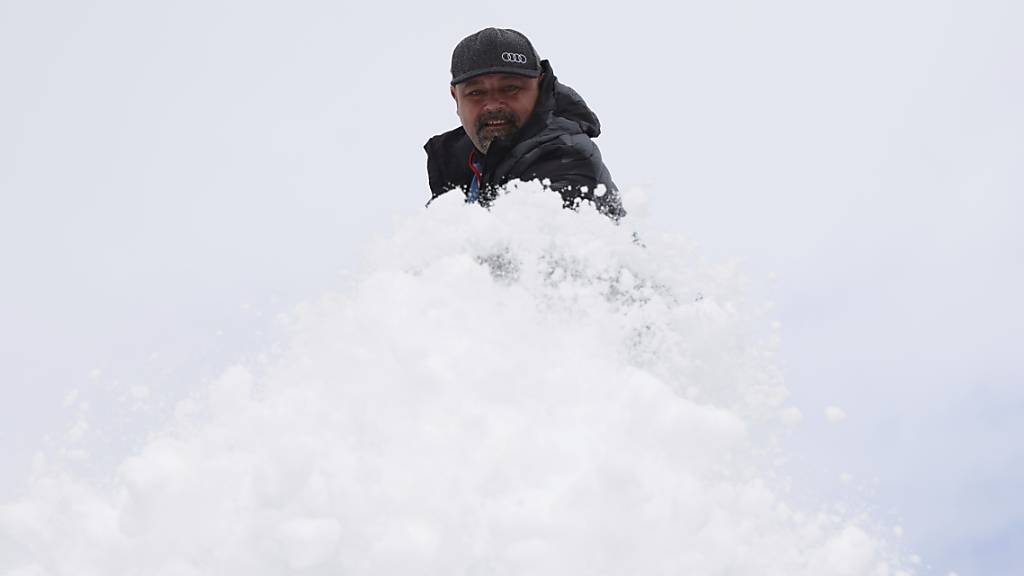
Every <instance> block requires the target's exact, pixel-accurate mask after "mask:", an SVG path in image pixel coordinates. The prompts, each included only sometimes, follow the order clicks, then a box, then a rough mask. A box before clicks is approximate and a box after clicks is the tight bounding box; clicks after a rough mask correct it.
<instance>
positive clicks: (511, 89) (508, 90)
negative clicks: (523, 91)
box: [505, 86, 519, 94]
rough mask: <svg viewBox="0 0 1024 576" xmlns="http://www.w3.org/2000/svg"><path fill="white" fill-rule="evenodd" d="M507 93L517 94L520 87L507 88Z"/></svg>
mask: <svg viewBox="0 0 1024 576" xmlns="http://www.w3.org/2000/svg"><path fill="white" fill-rule="evenodd" d="M505 92H508V93H509V94H515V93H516V92H519V86H505Z"/></svg>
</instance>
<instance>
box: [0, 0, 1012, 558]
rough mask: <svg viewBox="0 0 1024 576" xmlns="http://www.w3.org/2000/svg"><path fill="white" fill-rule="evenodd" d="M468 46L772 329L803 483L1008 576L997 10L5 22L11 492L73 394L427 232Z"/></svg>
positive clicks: (228, 349) (347, 14) (0, 150)
mask: <svg viewBox="0 0 1024 576" xmlns="http://www.w3.org/2000/svg"><path fill="white" fill-rule="evenodd" d="M489 25H496V26H504V27H513V28H517V29H519V30H521V31H523V32H524V33H526V34H527V35H528V36H529V37H530V38H531V39H532V40H533V42H534V44H535V46H536V48H537V50H538V51H539V52H540V53H541V55H542V57H545V58H549V59H550V60H551V62H552V64H553V67H554V70H555V73H556V74H557V75H558V77H559V78H560V79H561V80H562V81H563V82H565V83H566V84H568V85H570V86H572V87H574V88H575V89H577V90H578V91H579V92H580V93H581V94H582V95H583V96H584V98H586V100H587V101H588V103H589V104H590V105H591V107H592V108H593V109H594V110H595V111H596V112H597V114H598V115H599V116H600V118H601V120H602V124H603V127H604V134H603V135H602V136H601V138H600V139H599V140H598V142H599V144H600V145H601V148H602V151H603V153H604V156H605V159H606V161H607V164H608V165H609V168H610V169H611V170H612V174H613V176H614V177H615V179H616V181H617V183H618V184H619V186H620V187H622V188H624V189H637V188H639V189H642V190H643V191H644V192H645V193H646V196H647V198H648V201H647V205H646V209H645V210H640V209H639V207H638V209H637V210H636V211H635V215H636V216H637V217H639V216H640V215H641V214H640V213H641V212H646V214H647V216H646V217H647V218H648V219H649V220H651V221H652V223H653V224H654V225H656V226H657V227H660V228H662V229H667V230H674V231H680V232H683V233H685V234H687V235H689V236H690V237H692V238H693V239H694V240H696V241H697V242H699V243H700V245H701V246H702V249H703V250H704V251H705V253H706V254H708V255H709V256H710V257H713V258H721V259H726V258H735V259H738V260H739V261H740V262H741V265H742V266H743V267H745V269H746V270H747V271H748V272H749V275H750V276H751V279H752V282H753V286H754V289H755V291H756V293H757V294H759V295H760V296H761V297H764V298H767V299H771V300H773V301H774V302H775V303H776V304H777V307H776V309H775V311H774V314H775V315H776V317H777V318H778V319H779V321H780V322H781V323H782V326H783V335H784V342H783V358H784V362H785V366H784V367H785V372H786V377H787V381H788V383H789V386H790V387H791V389H792V390H793V395H794V396H793V400H794V403H795V404H796V405H797V406H799V407H800V408H801V410H802V411H803V413H804V423H803V425H802V427H801V429H800V431H799V433H797V434H794V437H793V439H792V442H793V444H792V448H793V451H794V452H795V453H796V454H798V455H800V462H798V463H797V465H796V466H795V467H794V472H793V473H794V474H796V475H798V477H800V478H804V480H805V481H806V482H808V484H807V485H808V486H813V491H820V492H821V493H823V494H830V493H842V491H843V490H852V491H853V493H854V495H855V496H856V497H857V498H861V499H863V500H864V501H867V502H869V503H870V504H872V505H874V506H876V507H877V511H878V514H879V515H880V516H883V517H885V518H897V519H899V520H900V522H901V523H902V524H903V526H905V528H906V536H905V540H906V541H907V543H908V546H909V547H910V548H912V549H913V550H915V551H917V552H918V553H919V554H921V556H922V557H923V558H924V559H925V562H926V563H928V564H930V565H931V566H933V567H934V571H935V573H942V574H944V573H945V572H947V571H949V570H955V571H957V572H958V573H959V574H961V575H965V574H986V575H992V574H1013V573H1021V572H1022V571H1024V564H1022V563H1021V562H1022V561H1021V560H1020V557H1019V553H1017V552H1016V551H1019V550H1020V548H1021V546H1022V545H1024V504H1022V500H1021V499H1020V498H1019V495H1018V494H1017V490H1019V487H1020V486H1021V485H1024V460H1022V458H1021V456H1022V454H1021V444H1020V442H1019V441H1018V440H1016V439H1017V438H1020V437H1022V436H1024V426H1022V425H1021V423H1020V422H1021V420H1020V418H1019V417H1018V414H1019V413H1020V410H1021V409H1024V387H1022V386H1021V385H1022V384H1024V374H1022V369H1021V365H1020V360H1019V356H1020V354H1019V350H1020V347H1021V337H1020V327H1021V326H1022V325H1024V306H1022V305H1021V303H1020V296H1019V295H1020V294H1022V293H1024V273H1022V270H1024V267H1022V259H1021V247H1022V246H1024V241H1022V240H1024V235H1022V234H1021V232H1020V229H1019V226H1018V225H1017V220H1018V219H1019V217H1020V215H1021V214H1022V213H1024V210H1022V208H1024V206H1022V201H1021V198H1020V195H1021V192H1022V191H1024V176H1022V169H1021V159H1022V158H1024V113H1022V111H1021V106H1020V102H1024V75H1022V74H1021V73H1020V67H1021V60H1022V57H1024V40H1022V36H1021V34H1020V30H1021V29H1022V26H1024V8H1022V5H1021V4H1020V3H1015V2H1010V1H1006V2H998V1H987V2H967V1H953V2H930V1H929V2H926V1H900V2H881V1H867V2H830V3H820V2H810V1H794V0H785V1H782V2H775V3H759V2H735V1H731V2H718V3H714V4H713V5H711V4H708V3H694V4H693V5H690V4H687V3H684V4H680V5H676V6H672V7H668V6H665V5H662V4H661V3H647V2H636V1H633V2H622V3H619V4H616V5H610V6H605V7H598V6H596V5H593V4H592V3H582V2H580V3H571V4H570V3H566V4H559V5H555V4H553V3H550V2H519V3H515V4H509V3H507V2H500V3H499V2H490V3H486V2H484V3H480V2H478V3H473V4H469V3H456V2H431V3H426V4H422V5H420V4H416V5H413V4H410V5H402V4H391V3H366V4H362V3H360V4H345V3H338V2H296V3H284V2H280V3H270V2H227V1H212V2H179V3H173V4H172V3H140V2H113V1H102V2H90V1H83V2H47V1H40V2H31V3H30V2H20V1H15V0H0V270H2V274H3V278H2V283H0V350H2V353H0V385H2V398H3V402H0V422H2V423H0V450H2V451H3V453H4V454H5V457H4V462H3V473H2V477H3V480H2V481H0V496H2V498H0V499H6V498H7V497H8V496H9V495H11V494H14V493H16V492H17V490H19V489H20V488H21V486H22V485H23V483H24V482H25V481H26V479H27V475H28V469H29V460H30V457H31V454H32V453H33V452H34V451H35V450H36V449H38V448H39V447H40V446H42V445H43V444H44V442H43V440H42V438H43V437H44V436H45V435H51V436H53V437H55V438H56V437H59V436H60V435H61V434H62V433H63V430H64V428H66V426H67V425H68V423H69V422H70V421H71V415H69V414H68V413H66V411H65V410H64V409H63V408H62V403H63V398H64V395H65V394H66V393H67V392H68V391H69V390H71V389H75V388H78V389H81V390H84V391H85V392H84V393H88V391H89V390H90V386H94V387H96V388H97V394H99V388H100V384H99V383H107V384H106V385H107V386H113V384H111V383H113V382H117V383H119V385H122V386H131V385H132V384H133V383H136V382H139V383H146V384H147V385H149V386H151V387H153V388H154V392H153V393H154V394H157V395H166V397H168V398H174V397H175V396H176V395H177V394H180V393H181V391H180V387H181V386H182V385H183V383H187V382H196V381H198V380H199V379H200V378H202V377H203V376H208V375H211V374H214V373H216V372H218V371H219V370H220V369H221V368H223V366H224V365H226V364H227V363H228V362H230V360H231V359H233V358H234V357H237V356H238V355H245V354H253V353H257V352H258V351H259V347H260V345H261V342H262V335H261V334H259V333H258V332H260V331H264V332H265V331H266V330H268V329H269V328H270V326H271V324H270V320H269V318H270V317H271V316H272V315H273V314H274V313H275V312H278V311H281V310H286V309H288V308H289V307H291V306H292V305H294V304H295V303H296V302H298V301H300V300H303V299H308V298H311V297H314V296H316V295H317V294H319V293H320V292H322V291H326V290H331V289H334V288H337V287H338V286H340V285H341V284H342V283H343V278H344V270H345V269H348V268H353V267H357V266H358V260H359V257H360V254H361V253H362V249H363V248H364V247H365V245H366V243H367V242H368V240H369V239H370V238H372V237H373V236H374V235H380V234H383V233H386V232H387V230H388V227H389V225H390V223H391V221H392V219H393V218H394V216H395V215H396V214H401V213H408V212H409V211H411V210H418V209H420V207H421V205H422V204H423V202H425V201H426V199H427V197H428V192H427V188H426V177H425V174H424V164H425V157H424V155H423V151H422V149H421V146H422V144H423V142H424V141H425V140H426V139H427V138H428V137H429V136H431V135H433V134H435V133H438V132H441V131H444V130H447V129H449V128H452V127H454V126H455V123H456V121H457V119H456V117H455V114H454V106H453V104H452V102H451V100H450V97H449V95H448V93H447V92H448V89H447V82H448V78H449V75H448V63H449V58H450V53H451V49H452V47H453V46H454V45H455V43H457V42H458V40H460V39H461V38H462V37H464V36H465V35H467V34H469V33H471V32H473V31H475V30H477V29H479V28H482V27H484V26H489ZM628 208H630V206H629V205H627V209H628ZM94 370H99V371H100V372H99V373H94V372H93V371H94ZM91 373H94V376H93V377H92V378H91V379H90V374H91ZM161 387H164V388H166V389H163V388H161ZM175 387H178V388H175ZM97 397H99V396H97ZM828 405H836V406H839V407H841V408H843V410H844V411H845V412H846V414H847V419H846V420H845V421H843V422H841V423H838V424H831V425H830V424H828V423H827V421H826V418H825V416H824V409H825V407H826V406H828ZM93 410H96V411H102V410H104V407H103V406H102V405H98V406H94V407H93ZM140 426H141V427H144V424H140ZM842 473H848V474H850V475H851V476H852V477H853V481H852V485H853V486H855V487H857V488H863V489H864V490H866V493H863V494H861V493H857V492H856V490H855V489H852V488H843V486H844V485H843V484H842V483H841V482H840V481H839V476H840V474H842Z"/></svg>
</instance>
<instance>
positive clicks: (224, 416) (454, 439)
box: [0, 184, 904, 576]
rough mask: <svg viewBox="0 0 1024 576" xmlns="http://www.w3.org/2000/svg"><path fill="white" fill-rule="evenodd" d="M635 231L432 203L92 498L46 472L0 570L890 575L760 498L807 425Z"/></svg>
mask: <svg viewBox="0 0 1024 576" xmlns="http://www.w3.org/2000/svg"><path fill="white" fill-rule="evenodd" d="M630 226H631V224H629V223H628V222H627V223H626V224H624V225H621V226H614V225H612V224H610V223H609V222H608V220H607V219H606V218H604V217H602V216H600V215H598V214H597V213H596V212H594V211H593V210H591V209H590V208H589V207H584V208H583V209H581V210H580V212H579V213H573V212H570V211H566V210H562V209H561V208H560V199H559V198H558V197H557V195H554V194H551V193H550V192H544V191H541V190H538V189H537V187H536V186H533V185H525V184H524V185H520V186H519V190H517V191H516V192H515V193H513V194H510V195H508V196H506V197H503V198H501V199H500V201H499V202H498V203H497V204H496V206H495V208H494V209H493V210H491V211H485V210H481V209H480V208H478V207H475V206H466V205H464V204H463V203H462V202H461V199H460V198H458V196H457V195H455V194H449V195H446V196H444V197H441V198H440V199H438V200H437V201H436V202H434V203H433V204H432V206H431V208H430V209H429V210H427V211H425V212H424V213H422V214H420V215H417V216H416V217H413V218H410V219H408V220H407V221H405V222H403V223H401V224H400V225H399V226H398V227H397V229H396V231H395V232H394V233H393V234H392V235H391V237H390V238H388V239H386V240H385V241H383V242H381V243H380V245H379V246H378V247H377V249H376V250H375V251H374V252H373V254H372V255H370V257H369V258H368V261H369V262H371V264H369V265H367V266H366V269H365V271H364V272H363V273H362V274H361V275H360V276H359V277H358V279H357V280H356V281H355V282H354V284H353V286H352V287H351V289H349V290H347V291H346V292H344V293H340V294H335V295H332V296H329V297H325V298H323V299H322V300H321V301H318V302H315V303H311V304H307V305H305V306H302V307H300V308H299V309H298V310H296V311H295V312H294V314H292V315H291V317H289V318H288V319H286V320H285V322H284V324H285V327H284V328H283V329H282V332H283V334H282V336H281V343H280V345H279V351H277V352H275V353H272V354H271V356H272V359H271V360H270V361H269V362H267V363H266V364H260V365H242V364H240V365H237V366H233V367H230V368H228V369H227V370H225V371H224V373H223V375H222V376H221V377H220V378H219V379H217V380H216V381H215V382H213V383H212V384H211V385H210V386H209V387H208V389H207V390H205V392H204V393H203V394H199V395H197V396H195V397H192V398H189V399H186V400H184V401H183V402H181V404H180V405H179V406H178V407H177V408H176V410H175V416H174V418H173V421H172V423H171V424H170V425H168V426H166V427H164V428H162V429H160V430H157V431H155V433H154V434H153V435H152V437H151V438H149V439H148V440H147V441H146V442H145V444H144V447H143V448H142V449H141V450H139V451H138V452H137V453H136V454H134V455H133V456H131V457H130V458H127V459H126V460H124V461H123V462H122V463H121V464H120V465H119V466H118V468H117V470H116V471H114V472H112V474H111V476H112V477H111V479H110V481H109V482H106V483H102V484H94V483H89V482H86V481H84V480H82V479H81V478H79V477H76V476H75V475H74V474H72V473H69V472H68V471H66V469H63V468H62V467H61V466H60V465H59V464H56V463H54V462H53V460H52V459H51V460H50V461H44V460H42V459H40V462H39V464H38V466H37V467H36V470H35V471H34V472H33V476H32V484H31V493H30V494H29V495H28V496H27V497H25V498H24V499H22V500H19V501H15V502H10V503H8V504H6V505H4V506H3V507H2V508H0V573H3V574H9V575H75V576H87V575H103V576H110V575H120V574H155V575H158V576H186V575H187V576H193V575H227V574H239V575H245V576H259V575H271V574H274V575H277V574H324V575H326V574H364V575H377V574H380V575H397V574H403V575H409V574H424V575H428V574H430V575H433V574H437V575H442V574H443V575H446V576H451V575H456V574H480V575H488V576H500V575H512V574H524V575H525V574H530V575H535V576H536V575H545V574H551V575H555V574H557V575H560V576H564V575H567V574H574V575H588V574H589V575H648V574H652V575H653V574H660V575H668V574H680V575H683V574H708V575H710V574H730V575H758V576H765V575H779V576H783V575H785V576H797V575H809V576H810V575H813V576H828V575H880V576H881V575H895V574H902V573H904V572H901V571H900V570H901V568H900V566H899V563H898V561H897V560H896V551H894V550H892V549H890V548H889V547H888V545H887V543H886V541H885V539H884V538H883V537H881V536H879V534H880V533H881V531H876V530H874V529H873V528H872V525H871V523H870V522H869V521H868V520H867V519H865V518H857V517H837V516H835V515H832V514H823V513H816V512H813V511H800V510H797V509H795V508H794V506H793V505H792V504H790V503H787V500H786V497H785V492H784V491H783V490H782V489H781V488H779V487H778V486H777V484H779V483H777V482H776V481H775V476H776V474H775V470H774V468H772V464H770V462H772V461H774V460H775V459H776V458H777V457H778V456H779V454H780V449H779V448H778V443H777V440H776V438H777V437H778V436H780V435H782V434H783V433H784V432H786V431H787V430H790V431H791V433H793V432H792V426H794V425H795V424H796V422H798V421H799V412H798V411H794V410H793V409H792V408H789V407H787V406H786V405H785V404H784V401H785V397H786V391H785V389H784V387H783V385H782V381H781V378H780V375H779V372H778V370H777V369H776V367H775V363H774V350H775V346H776V342H775V340H776V338H775V336H774V332H773V330H772V329H771V322H770V319H767V318H762V317H761V314H760V312H759V310H758V309H757V308H756V307H755V306H752V305H751V304H750V303H749V302H747V301H746V300H745V298H744V295H743V291H742V282H741V280H740V279H739V278H738V276H737V275H736V274H735V272H734V271H732V270H731V269H730V268H728V267H717V266H712V265H709V264H707V263H705V262H703V261H701V260H700V258H699V257H697V256H696V255H695V254H694V252H693V251H692V249H691V247H690V245H689V244H688V243H686V242H685V241H683V240H682V239H680V238H677V237H669V236H651V237H647V236H645V235H641V237H640V239H639V240H638V239H637V238H634V236H633V234H632V232H633V230H632V229H631V227H630ZM268 353H269V352H268ZM796 433H798V429H797V432H796Z"/></svg>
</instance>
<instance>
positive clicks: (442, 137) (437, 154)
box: [423, 126, 473, 197]
mask: <svg viewBox="0 0 1024 576" xmlns="http://www.w3.org/2000/svg"><path fill="white" fill-rule="evenodd" d="M472 148H473V143H472V142H471V141H470V140H469V136H467V135H466V131H465V130H463V128H462V127H461V126H460V127H458V128H455V129H453V130H449V131H447V132H444V133H442V134H438V135H436V136H433V137H431V138H430V139H429V140H427V143H426V144H424V145H423V149H424V150H425V151H426V152H427V177H428V179H429V181H430V191H431V194H432V195H433V196H435V197H436V196H439V195H441V194H443V193H445V192H447V191H448V190H451V189H452V188H457V187H459V186H464V185H466V184H468V182H469V178H468V176H467V174H468V169H467V168H466V165H465V162H466V159H467V158H469V152H470V150H471V149H472Z"/></svg>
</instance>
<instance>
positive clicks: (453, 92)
mask: <svg viewBox="0 0 1024 576" xmlns="http://www.w3.org/2000/svg"><path fill="white" fill-rule="evenodd" d="M448 88H450V89H451V91H452V100H455V104H456V106H457V105H458V104H459V99H458V98H456V97H455V86H449V87H448Z"/></svg>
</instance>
